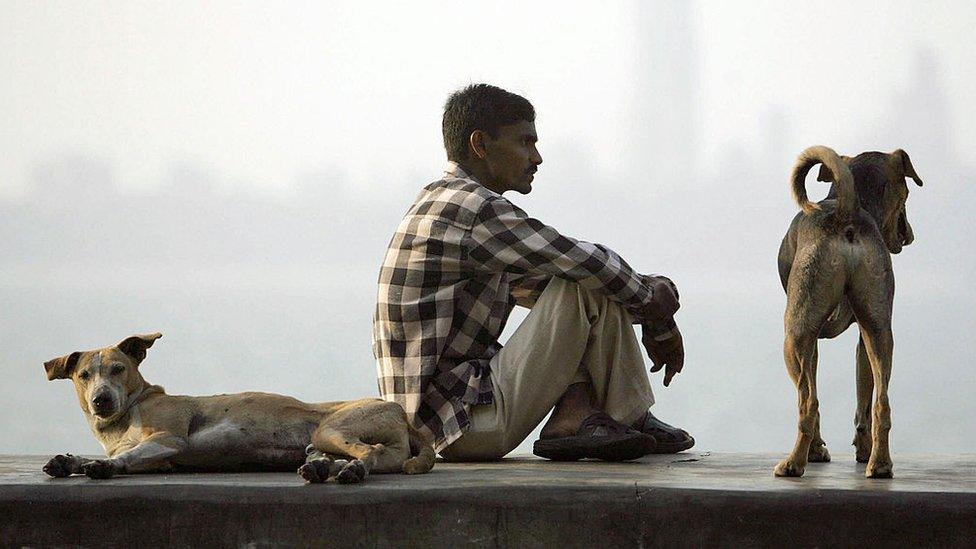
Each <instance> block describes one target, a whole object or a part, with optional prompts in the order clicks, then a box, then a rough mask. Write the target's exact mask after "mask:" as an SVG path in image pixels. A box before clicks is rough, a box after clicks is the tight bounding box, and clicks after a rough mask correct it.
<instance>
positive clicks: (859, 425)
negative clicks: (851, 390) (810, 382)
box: [854, 337, 874, 463]
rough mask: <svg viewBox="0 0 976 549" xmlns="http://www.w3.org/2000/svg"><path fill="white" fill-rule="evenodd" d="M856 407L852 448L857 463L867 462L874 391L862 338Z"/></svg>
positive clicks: (869, 454)
mask: <svg viewBox="0 0 976 549" xmlns="http://www.w3.org/2000/svg"><path fill="white" fill-rule="evenodd" d="M856 363H857V409H856V410H855V411H854V449H855V452H856V459H857V461H858V462H859V463H867V462H868V459H870V457H871V394H872V393H873V392H874V374H873V373H872V372H871V361H870V359H868V352H867V350H866V349H865V348H864V338H863V337H862V338H860V339H858V341H857V359H856Z"/></svg>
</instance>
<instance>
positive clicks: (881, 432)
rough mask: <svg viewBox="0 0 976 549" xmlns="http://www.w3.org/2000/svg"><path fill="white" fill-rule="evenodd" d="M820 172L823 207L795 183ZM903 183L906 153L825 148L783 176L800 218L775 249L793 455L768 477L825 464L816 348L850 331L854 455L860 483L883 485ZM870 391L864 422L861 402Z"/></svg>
mask: <svg viewBox="0 0 976 549" xmlns="http://www.w3.org/2000/svg"><path fill="white" fill-rule="evenodd" d="M816 164H821V169H820V174H819V177H818V179H819V180H820V181H828V182H832V183H833V185H832V187H831V190H830V194H829V195H828V196H827V198H826V199H825V200H823V201H821V202H819V203H817V204H814V203H812V202H810V201H809V200H808V199H807V193H806V188H805V185H804V179H805V178H806V175H807V172H808V171H809V170H810V168H812V167H813V166H814V165H816ZM906 177H911V178H912V180H914V181H915V183H917V184H918V185H919V186H921V185H922V180H921V179H919V177H918V175H917V174H916V173H915V169H914V168H913V167H912V162H911V160H910V159H909V158H908V154H907V153H906V152H905V151H903V150H897V151H895V152H893V153H890V154H886V153H879V152H866V153H862V154H859V155H857V156H856V157H854V158H849V157H839V156H837V153H835V152H834V151H833V150H831V149H828V148H827V147H810V148H809V149H807V150H805V151H803V153H802V154H800V157H799V159H798V160H797V163H796V166H795V167H794V168H793V174H792V182H793V183H792V185H793V197H794V199H795V200H796V201H797V203H798V204H799V205H800V207H801V208H803V211H802V212H800V213H799V214H797V215H796V217H794V218H793V223H792V224H791V225H790V228H789V230H788V231H787V233H786V236H785V237H784V238H783V243H782V245H781V246H780V249H779V275H780V280H781V281H782V283H783V288H784V289H785V290H786V315H785V328H786V341H785V343H784V348H783V354H784V356H785V359H786V368H787V371H788V372H789V374H790V377H791V378H792V379H793V383H795V384H796V388H797V391H798V393H799V408H800V421H799V432H798V434H797V438H796V446H794V448H793V452H792V453H791V454H790V455H789V457H787V458H786V459H784V460H783V461H781V462H780V463H779V464H778V465H777V466H776V468H775V471H774V472H775V474H776V476H790V477H798V476H801V475H802V474H803V471H804V469H805V467H806V464H807V462H808V461H830V454H829V453H828V452H827V447H826V445H825V444H824V441H823V439H822V438H821V437H820V412H819V409H818V406H819V404H818V401H817V379H816V376H817V339H818V337H820V338H833V337H836V336H838V335H839V334H840V333H842V332H843V331H844V330H846V329H847V328H848V327H849V326H850V325H851V324H853V323H854V322H857V325H858V328H859V330H860V332H861V339H860V341H859V342H858V344H857V412H856V414H855V419H854V424H855V427H856V431H855V435H854V446H855V447H856V450H857V461H859V462H867V468H866V470H865V475H866V476H867V477H870V478H890V477H891V475H892V473H891V455H890V453H889V450H888V431H889V430H890V428H891V410H890V408H889V406H888V380H889V379H890V377H891V352H892V345H893V341H892V335H891V306H892V300H893V298H894V295H895V279H894V275H893V274H892V270H891V257H890V256H889V255H888V254H889V252H890V253H893V254H897V253H899V252H900V251H901V249H902V247H903V246H907V245H909V244H911V242H912V240H914V238H915V237H914V234H913V233H912V227H911V225H909V223H908V217H907V215H906V213H905V201H906V200H907V199H908V185H907V184H906V183H905V178H906ZM872 390H873V391H876V396H875V401H874V410H873V417H872V410H871V396H872V395H871V393H872Z"/></svg>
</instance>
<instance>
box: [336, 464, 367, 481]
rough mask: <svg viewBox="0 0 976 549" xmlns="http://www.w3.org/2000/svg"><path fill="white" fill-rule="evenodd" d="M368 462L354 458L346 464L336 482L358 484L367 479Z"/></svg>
mask: <svg viewBox="0 0 976 549" xmlns="http://www.w3.org/2000/svg"><path fill="white" fill-rule="evenodd" d="M368 474H369V471H367V470H366V464H365V463H363V461H362V460H361V459H354V460H352V461H350V462H349V463H347V464H345V465H344V466H343V467H342V469H340V470H339V473H338V474H337V475H336V482H337V483H339V484H358V483H360V482H362V481H364V480H366V475H368Z"/></svg>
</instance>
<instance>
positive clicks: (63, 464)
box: [44, 454, 75, 478]
mask: <svg viewBox="0 0 976 549" xmlns="http://www.w3.org/2000/svg"><path fill="white" fill-rule="evenodd" d="M74 460H75V457H74V456H73V455H71V454H67V455H62V454H58V455H56V456H54V457H53V458H51V459H50V460H49V461H48V462H47V464H45V465H44V472H45V473H47V474H48V475H50V476H52V477H54V478H64V477H70V476H71V473H72V469H73V467H72V466H73V465H74Z"/></svg>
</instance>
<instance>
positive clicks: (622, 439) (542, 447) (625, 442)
mask: <svg viewBox="0 0 976 549" xmlns="http://www.w3.org/2000/svg"><path fill="white" fill-rule="evenodd" d="M654 447H655V440H654V437H652V436H649V435H646V434H644V433H641V432H640V431H638V430H636V429H633V428H631V427H627V426H626V425H624V424H622V423H620V422H618V421H616V420H614V419H613V418H612V417H610V416H609V415H607V414H605V413H603V412H597V413H595V414H593V415H591V416H590V417H588V418H586V419H584V420H583V423H581V424H580V427H579V430H577V431H576V435H575V436H570V437H560V438H547V439H540V440H537V441H535V444H533V445H532V453H533V454H535V455H537V456H539V457H543V458H546V459H551V460H553V461H576V460H578V459H585V458H594V459H602V460H603V461H628V460H632V459H637V458H639V457H643V456H646V455H647V454H650V453H652V452H653V451H654Z"/></svg>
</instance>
